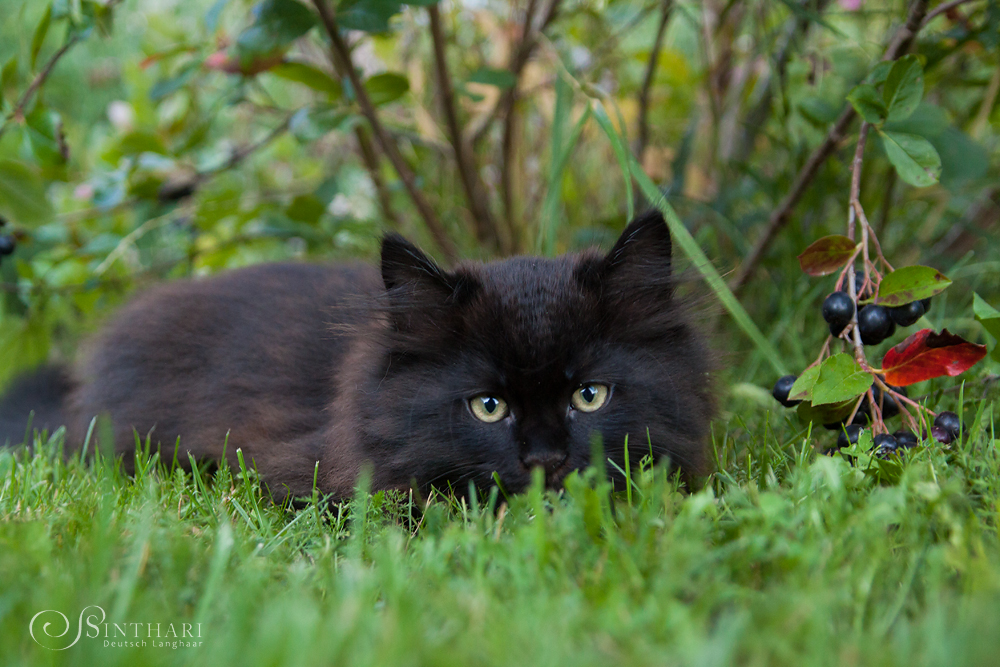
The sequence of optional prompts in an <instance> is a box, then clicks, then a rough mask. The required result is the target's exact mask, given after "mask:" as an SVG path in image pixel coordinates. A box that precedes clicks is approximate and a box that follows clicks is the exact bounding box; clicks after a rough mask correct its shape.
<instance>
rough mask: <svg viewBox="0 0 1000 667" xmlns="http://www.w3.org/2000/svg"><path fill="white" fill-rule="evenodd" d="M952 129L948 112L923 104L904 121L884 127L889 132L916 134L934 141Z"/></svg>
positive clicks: (933, 105)
mask: <svg viewBox="0 0 1000 667" xmlns="http://www.w3.org/2000/svg"><path fill="white" fill-rule="evenodd" d="M949 127H951V121H949V120H948V112H946V111H945V110H944V109H942V108H941V107H939V106H937V105H935V104H930V103H928V102H921V103H920V105H919V106H917V108H916V110H915V111H914V112H913V113H911V114H910V115H909V116H908V117H907V118H905V119H903V120H896V121H889V122H888V123H886V124H885V125H883V126H882V129H883V130H885V131H887V132H902V133H904V134H915V135H917V136H918V137H923V138H924V139H934V138H935V137H936V136H938V135H939V134H941V133H942V132H944V131H945V130H946V129H948V128H949Z"/></svg>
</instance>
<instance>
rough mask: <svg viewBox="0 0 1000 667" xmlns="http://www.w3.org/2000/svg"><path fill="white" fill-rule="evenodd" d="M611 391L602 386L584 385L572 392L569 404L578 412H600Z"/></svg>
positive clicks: (595, 384) (594, 384)
mask: <svg viewBox="0 0 1000 667" xmlns="http://www.w3.org/2000/svg"><path fill="white" fill-rule="evenodd" d="M610 393H611V390H610V389H608V386H607V385H604V384H597V383H592V384H585V385H583V386H582V387H580V388H579V389H577V390H576V391H574V392H573V397H572V398H571V399H570V402H571V403H572V404H573V407H574V408H576V409H577V410H579V411H580V412H594V411H595V410H600V409H601V406H603V405H604V404H605V403H606V402H607V401H608V395H609V394H610Z"/></svg>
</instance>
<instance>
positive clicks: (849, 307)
mask: <svg viewBox="0 0 1000 667" xmlns="http://www.w3.org/2000/svg"><path fill="white" fill-rule="evenodd" d="M852 317H854V302H853V301H851V297H850V296H849V295H848V294H847V292H840V291H837V292H834V293H833V294H831V295H830V296H828V297H826V300H825V301H823V319H824V320H826V321H827V323H828V324H829V325H830V331H833V329H834V327H839V328H838V329H837V333H840V332H841V331H843V330H844V327H846V326H847V325H848V323H850V321H851V318H852Z"/></svg>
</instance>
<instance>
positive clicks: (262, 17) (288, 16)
mask: <svg viewBox="0 0 1000 667" xmlns="http://www.w3.org/2000/svg"><path fill="white" fill-rule="evenodd" d="M254 16H255V18H256V20H255V21H254V22H253V25H251V26H250V27H249V28H247V29H246V30H244V31H243V32H242V33H240V36H239V37H237V38H236V51H237V53H238V54H239V57H240V59H241V60H242V59H243V58H246V57H250V58H252V57H254V56H259V55H265V54H270V53H274V52H275V51H278V50H281V49H283V48H284V47H286V46H288V45H289V44H291V43H292V42H294V41H295V40H296V39H298V38H299V37H301V36H302V35H304V34H306V33H307V32H309V30H310V29H311V28H312V27H313V26H314V25H316V15H315V14H313V13H312V12H311V11H310V10H308V9H306V7H305V5H303V4H302V3H301V2H296V0H264V1H263V2H261V3H260V4H258V5H257V6H256V7H254Z"/></svg>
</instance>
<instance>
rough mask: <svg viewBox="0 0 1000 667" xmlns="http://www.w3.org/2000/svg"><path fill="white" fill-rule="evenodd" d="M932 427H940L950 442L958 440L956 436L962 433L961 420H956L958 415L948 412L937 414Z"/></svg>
mask: <svg viewBox="0 0 1000 667" xmlns="http://www.w3.org/2000/svg"><path fill="white" fill-rule="evenodd" d="M934 425H935V426H940V427H941V428H943V429H944V430H945V431H947V432H948V435H950V436H951V439H952V440H958V436H959V434H960V433H961V431H962V420H961V419H959V418H958V415H956V414H955V413H954V412H950V411H947V412H941V413H938V416H937V417H935V418H934Z"/></svg>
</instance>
